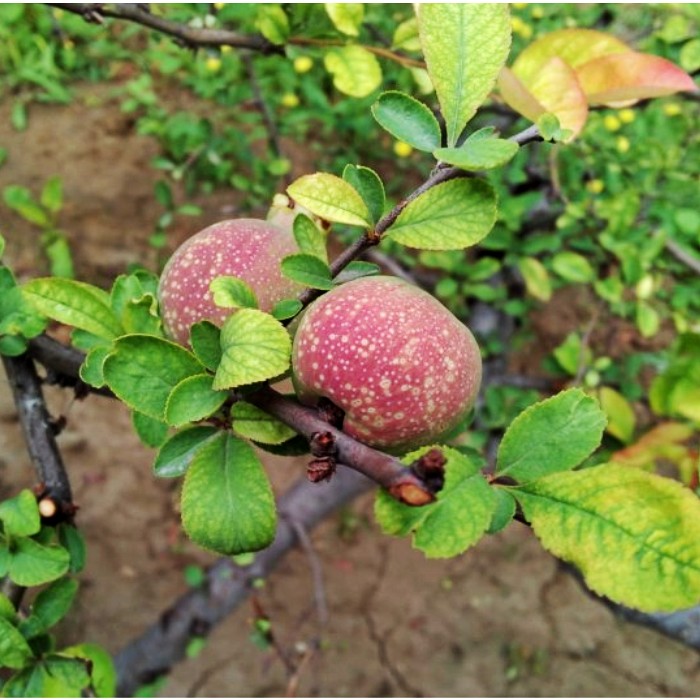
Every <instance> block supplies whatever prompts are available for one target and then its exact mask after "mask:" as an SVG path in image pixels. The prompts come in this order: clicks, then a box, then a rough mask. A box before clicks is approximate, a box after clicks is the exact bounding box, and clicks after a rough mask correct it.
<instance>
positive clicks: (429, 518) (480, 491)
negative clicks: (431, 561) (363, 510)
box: [374, 446, 496, 558]
mask: <svg viewBox="0 0 700 700" xmlns="http://www.w3.org/2000/svg"><path fill="white" fill-rule="evenodd" d="M430 449H433V448H431V447H425V448H422V449H421V450H418V451H416V452H413V453H411V454H409V455H406V456H405V457H404V458H403V460H402V461H403V462H404V463H406V464H410V463H411V462H413V461H415V460H416V459H418V457H420V456H421V455H423V454H425V453H426V452H427V451H429V450H430ZM438 449H440V450H441V451H442V453H443V454H444V455H445V457H447V464H446V471H445V485H444V486H443V488H442V490H441V491H439V492H438V495H437V501H435V502H433V503H429V504H428V505H426V506H421V507H415V506H407V505H405V504H403V503H399V502H398V501H396V500H395V499H393V498H392V497H391V496H389V495H388V494H387V493H386V491H380V492H378V493H377V499H376V501H375V505H374V514H375V517H376V519H377V522H378V523H379V525H380V526H381V528H382V530H384V532H386V533H387V534H390V535H407V534H409V533H411V532H413V533H414V536H413V546H414V547H416V548H417V549H420V550H421V551H422V552H423V553H424V554H425V555H426V556H427V557H429V558H438V557H453V556H456V555H457V554H461V553H462V552H464V551H465V550H466V549H468V548H469V547H471V546H472V545H474V544H476V543H477V542H478V541H479V540H480V539H481V537H482V535H483V534H484V533H485V532H486V529H487V528H488V526H489V524H490V522H491V519H492V517H493V514H494V510H495V507H496V497H495V496H494V494H493V491H492V489H491V488H490V487H489V485H488V484H487V483H486V480H485V479H484V477H483V475H482V474H481V472H480V470H479V467H478V465H477V464H476V463H474V462H472V461H471V460H470V459H469V458H468V457H466V456H465V455H463V454H460V453H459V452H458V451H457V450H454V449H451V448H449V447H444V446H440V447H439V448H438Z"/></svg>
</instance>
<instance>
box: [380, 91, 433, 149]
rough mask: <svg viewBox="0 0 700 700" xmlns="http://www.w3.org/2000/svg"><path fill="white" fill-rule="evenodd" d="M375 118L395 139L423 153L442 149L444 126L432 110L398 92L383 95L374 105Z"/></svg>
mask: <svg viewBox="0 0 700 700" xmlns="http://www.w3.org/2000/svg"><path fill="white" fill-rule="evenodd" d="M372 115H373V116H374V118H375V119H376V120H377V122H378V123H379V124H380V126H382V127H383V128H384V129H386V130H387V131H388V132H389V133H390V134H391V135H392V136H394V137H395V138H397V139H400V140H401V141H405V142H406V143H408V144H410V145H411V146H413V147H414V148H418V149H419V150H421V151H429V152H433V151H435V150H436V149H439V148H440V143H441V140H442V136H441V134H440V125H439V124H438V120H437V119H436V118H435V115H434V114H433V113H432V112H431V110H430V109H429V108H428V107H427V106H426V105H424V104H423V103H422V102H419V101H418V100H416V99H415V98H413V97H411V96H410V95H407V94H405V93H403V92H398V91H397V90H392V91H390V92H383V93H382V94H381V95H380V96H379V99H378V100H377V101H376V102H375V103H374V104H373V105H372Z"/></svg>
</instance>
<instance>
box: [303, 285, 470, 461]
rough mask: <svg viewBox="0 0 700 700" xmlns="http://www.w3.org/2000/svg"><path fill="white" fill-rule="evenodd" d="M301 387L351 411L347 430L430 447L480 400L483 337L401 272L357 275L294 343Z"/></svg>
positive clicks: (396, 447) (324, 300)
mask: <svg viewBox="0 0 700 700" xmlns="http://www.w3.org/2000/svg"><path fill="white" fill-rule="evenodd" d="M292 367H293V371H294V375H293V376H294V382H295V386H296V389H297V393H298V395H299V398H300V400H301V401H302V402H304V403H307V404H312V405H313V404H314V403H315V402H316V401H318V399H319V398H320V397H325V398H327V399H329V400H330V401H332V402H333V403H334V404H335V405H336V406H338V407H340V408H341V409H342V410H343V411H345V419H344V421H343V430H344V431H345V432H346V433H348V434H349V435H351V436H352V437H354V438H356V439H357V440H360V441H361V442H364V443H367V444H369V445H373V446H375V447H380V448H382V449H385V450H387V451H390V452H396V453H400V452H407V451H409V450H412V449H415V448H417V447H421V446H422V445H427V444H430V443H431V442H434V441H436V440H439V439H440V437H441V436H443V435H444V434H445V433H447V432H449V431H450V430H451V429H452V428H454V427H455V426H456V425H457V424H458V423H459V422H460V420H461V419H462V418H463V417H464V416H465V415H466V414H467V412H468V411H469V410H470V409H471V408H472V406H473V405H474V401H475V400H476V396H477V394H478V392H479V385H480V383H481V356H480V354H479V348H478V346H477V344H476V341H475V340H474V336H473V335H472V334H471V332H470V331H469V329H468V328H467V327H466V326H465V325H464V324H462V323H461V322H460V321H459V320H458V319H457V318H456V317H455V316H453V315H452V314H451V313H450V312H449V311H448V310H447V309H446V308H445V307H444V306H443V305H442V304H440V302H438V301H437V300H436V299H435V298H434V297H432V296H431V295H430V294H428V293H427V292H425V291H423V290H422V289H419V288H418V287H414V286H413V285H411V284H408V283H407V282H404V281H403V280H400V279H398V278H395V277H365V278H363V279H359V280H355V281H354V282H348V283H347V284H344V285H342V286H340V287H338V288H337V289H334V290H332V291H331V292H328V293H327V294H325V295H324V296H322V297H321V298H320V299H319V300H318V301H316V302H314V303H313V304H312V305H311V306H310V307H309V309H308V310H307V311H306V313H305V314H304V316H303V317H302V319H301V323H300V324H299V329H298V330H297V333H296V336H295V338H294V347H293V350H292Z"/></svg>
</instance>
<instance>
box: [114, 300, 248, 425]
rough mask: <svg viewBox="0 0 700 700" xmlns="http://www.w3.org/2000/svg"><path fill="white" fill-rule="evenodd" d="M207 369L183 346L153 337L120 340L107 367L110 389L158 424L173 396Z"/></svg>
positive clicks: (116, 343) (144, 336)
mask: <svg viewBox="0 0 700 700" xmlns="http://www.w3.org/2000/svg"><path fill="white" fill-rule="evenodd" d="M239 313H240V312H239ZM203 369H204V368H203V366H202V364H201V363H200V362H199V360H197V358H196V357H195V356H194V355H193V354H192V353H191V352H189V351H188V350H186V349H185V348H183V347H182V346H181V345H177V344H176V343H173V342H171V341H169V340H164V339H163V338H156V337H154V336H152V335H126V336H123V337H121V338H119V339H118V340H117V341H115V343H114V351H113V352H112V353H111V354H110V355H109V356H108V357H107V359H106V360H105V361H104V365H103V371H104V378H105V381H106V382H107V385H108V386H109V388H110V389H111V390H112V391H113V392H114V393H115V394H116V395H117V396H118V397H119V398H120V399H121V400H122V401H123V402H124V403H125V404H126V405H127V406H129V408H131V409H133V410H135V411H140V412H141V413H145V414H146V415H147V416H150V417H151V418H156V419H158V420H164V418H165V405H166V403H167V401H168V397H169V396H170V392H171V391H172V390H173V389H174V388H175V387H176V386H177V385H178V384H179V383H180V382H181V381H182V380H183V379H187V377H191V376H192V375H194V374H201V372H202V370H203Z"/></svg>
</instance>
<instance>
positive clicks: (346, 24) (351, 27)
mask: <svg viewBox="0 0 700 700" xmlns="http://www.w3.org/2000/svg"><path fill="white" fill-rule="evenodd" d="M324 6H325V8H326V12H327V13H328V16H329V17H330V19H331V22H333V25H334V26H335V28H336V29H337V30H338V31H339V32H342V33H343V34H347V35H348V36H359V35H360V26H361V25H362V20H363V19H364V16H365V7H364V5H363V4H362V3H361V2H327V3H325V5H324Z"/></svg>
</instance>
